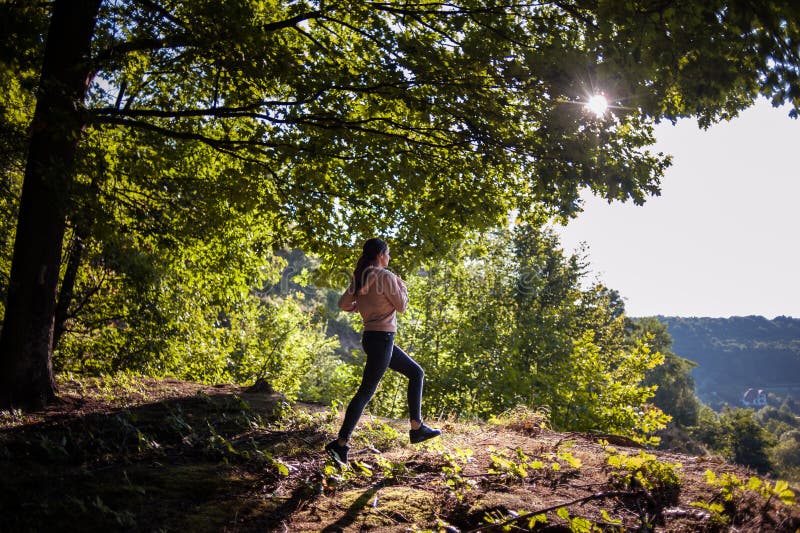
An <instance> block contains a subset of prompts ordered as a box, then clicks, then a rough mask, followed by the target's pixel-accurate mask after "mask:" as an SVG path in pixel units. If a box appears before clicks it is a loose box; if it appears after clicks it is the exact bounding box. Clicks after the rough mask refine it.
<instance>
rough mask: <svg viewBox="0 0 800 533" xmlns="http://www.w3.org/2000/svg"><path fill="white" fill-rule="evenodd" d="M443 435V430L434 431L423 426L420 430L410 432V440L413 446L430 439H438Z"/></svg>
mask: <svg viewBox="0 0 800 533" xmlns="http://www.w3.org/2000/svg"><path fill="white" fill-rule="evenodd" d="M441 434H442V430H441V429H433V428H429V427H428V426H426V425H425V424H422V425H421V426H420V427H419V429H411V430H409V432H408V438H409V439H411V444H416V443H418V442H423V441H426V440H428V439H432V438H434V437H438V436H439V435H441Z"/></svg>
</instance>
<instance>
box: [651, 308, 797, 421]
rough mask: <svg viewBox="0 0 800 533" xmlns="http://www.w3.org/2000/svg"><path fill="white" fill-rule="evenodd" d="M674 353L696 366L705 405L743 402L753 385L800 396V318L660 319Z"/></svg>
mask: <svg viewBox="0 0 800 533" xmlns="http://www.w3.org/2000/svg"><path fill="white" fill-rule="evenodd" d="M657 318H658V319H659V320H660V321H661V322H663V323H665V324H666V325H667V330H668V332H669V334H670V336H671V337H672V340H673V351H674V352H675V353H676V354H677V355H679V356H681V357H684V358H686V359H690V360H692V361H695V362H696V363H697V364H698V366H697V367H696V368H695V369H694V371H693V372H692V375H693V377H694V379H695V383H696V389H697V395H698V397H699V398H700V399H701V400H702V401H703V402H705V403H707V404H709V405H711V406H713V407H717V408H718V407H720V406H721V405H722V404H723V403H727V404H729V405H732V406H739V405H741V398H742V394H743V393H744V392H745V391H746V390H747V389H749V388H755V389H764V390H765V391H767V392H771V393H773V394H775V395H776V396H778V397H781V398H784V397H787V396H793V397H794V398H795V399H798V398H800V319H796V318H790V317H777V318H775V319H773V320H768V319H766V318H764V317H761V316H747V317H730V318H696V317H691V318H690V317H665V316H659V317H657Z"/></svg>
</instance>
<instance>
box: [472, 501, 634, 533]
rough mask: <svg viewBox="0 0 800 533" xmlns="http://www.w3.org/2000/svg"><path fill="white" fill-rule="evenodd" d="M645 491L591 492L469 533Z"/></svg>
mask: <svg viewBox="0 0 800 533" xmlns="http://www.w3.org/2000/svg"><path fill="white" fill-rule="evenodd" d="M642 493H643V491H627V490H612V491H608V492H598V493H596V494H591V495H589V496H584V497H583V498H578V499H577V500H572V501H569V502H565V503H561V504H558V505H553V506H550V507H545V508H544V509H538V510H536V511H531V512H530V513H525V514H521V515H519V516H515V517H512V518H509V519H508V520H506V521H504V522H500V523H494V524H489V525H486V526H483V527H479V528H477V529H472V530H470V531H469V532H468V533H476V532H477V531H486V530H487V529H494V528H500V527H503V526H506V525H508V524H513V523H514V522H517V521H519V520H524V519H525V518H530V517H532V516H536V515H539V514H545V513H549V512H550V511H555V510H556V509H561V508H562V507H570V506H572V505H576V504H578V503H584V502H588V501H591V500H601V499H603V498H616V497H619V496H640V495H641V494H642Z"/></svg>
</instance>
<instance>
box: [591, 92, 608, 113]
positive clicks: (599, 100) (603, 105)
mask: <svg viewBox="0 0 800 533" xmlns="http://www.w3.org/2000/svg"><path fill="white" fill-rule="evenodd" d="M586 107H587V108H588V109H589V111H591V112H592V113H594V114H595V115H596V116H598V117H602V116H603V115H605V113H606V110H607V109H608V100H606V97H605V96H603V95H602V94H596V95H594V96H592V97H591V98H589V102H588V103H587V104H586Z"/></svg>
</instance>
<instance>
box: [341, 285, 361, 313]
mask: <svg viewBox="0 0 800 533" xmlns="http://www.w3.org/2000/svg"><path fill="white" fill-rule="evenodd" d="M339 309H341V310H342V311H347V312H348V313H354V312H356V311H357V310H358V303H357V302H356V294H355V292H353V286H352V285H350V286H349V287H347V290H346V291H344V294H342V295H341V296H340V297H339Z"/></svg>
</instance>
